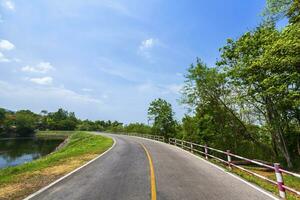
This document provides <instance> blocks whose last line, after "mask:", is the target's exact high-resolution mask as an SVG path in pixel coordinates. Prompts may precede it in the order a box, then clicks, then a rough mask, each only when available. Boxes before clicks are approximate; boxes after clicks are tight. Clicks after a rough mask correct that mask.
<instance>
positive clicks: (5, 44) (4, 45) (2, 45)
mask: <svg viewBox="0 0 300 200" xmlns="http://www.w3.org/2000/svg"><path fill="white" fill-rule="evenodd" d="M14 48H15V45H14V44H13V43H11V42H10V41H8V40H0V50H7V51H9V50H12V49H14Z"/></svg>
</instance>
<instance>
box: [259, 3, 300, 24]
mask: <svg viewBox="0 0 300 200" xmlns="http://www.w3.org/2000/svg"><path fill="white" fill-rule="evenodd" d="M263 15H264V16H265V17H266V19H267V21H271V22H272V21H278V20H280V19H282V18H284V17H287V18H288V19H289V22H290V23H296V22H299V21H300V0H267V5H266V8H265V10H264V12H263Z"/></svg>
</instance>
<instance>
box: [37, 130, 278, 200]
mask: <svg viewBox="0 0 300 200" xmlns="http://www.w3.org/2000/svg"><path fill="white" fill-rule="evenodd" d="M106 135H108V136H110V137H113V138H114V139H115V141H116V145H115V146H114V148H112V149H111V150H110V151H109V152H107V153H106V154H105V155H103V156H102V157H100V158H98V159H97V160H95V161H94V162H92V163H91V164H89V165H87V166H86V167H84V168H82V169H81V170H79V171H77V172H76V173H74V174H72V175H71V176H69V177H67V178H66V179H63V180H62V181H60V182H58V183H57V184H55V185H54V186H52V187H50V188H49V189H47V190H45V191H44V192H42V193H40V194H38V195H36V196H34V197H33V198H32V199H39V200H58V199H60V200H64V199H66V200H102V199H103V200H147V199H152V200H154V199H158V200H177V199H178V200H269V199H276V198H275V197H273V196H272V195H270V194H268V193H267V192H264V191H259V190H258V189H256V188H254V187H253V186H250V185H249V184H247V183H245V182H243V181H242V180H240V179H238V178H236V177H234V176H232V175H230V174H228V173H226V172H225V171H223V170H221V169H219V168H217V167H215V166H213V165H212V164H210V163H208V162H206V161H204V160H202V159H199V158H198V157H196V156H194V155H192V154H190V153H188V152H185V151H183V150H181V149H179V148H177V147H174V146H171V145H168V144H164V143H161V142H156V141H151V140H147V139H142V138H137V137H130V136H121V135H110V134H106ZM146 152H148V154H149V156H150V160H151V158H152V161H153V163H152V165H151V164H150V162H149V158H148V157H147V154H146ZM150 166H153V168H154V174H153V175H154V177H153V176H152V177H151V173H150ZM154 179H155V180H154ZM151 181H152V184H151ZM153 183H156V184H154V186H156V198H155V195H154V194H153V192H155V188H153ZM153 189H154V190H153Z"/></svg>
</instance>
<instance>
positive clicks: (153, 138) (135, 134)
mask: <svg viewBox="0 0 300 200" xmlns="http://www.w3.org/2000/svg"><path fill="white" fill-rule="evenodd" d="M118 134H120V135H129V136H136V137H142V138H147V139H151V140H156V141H160V142H165V137H164V136H159V135H148V134H139V133H118Z"/></svg>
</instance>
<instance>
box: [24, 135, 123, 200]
mask: <svg viewBox="0 0 300 200" xmlns="http://www.w3.org/2000/svg"><path fill="white" fill-rule="evenodd" d="M111 138H112V139H113V141H114V143H113V145H112V146H111V147H110V148H109V149H107V150H106V151H104V152H103V153H101V154H100V155H99V156H97V157H96V158H94V159H92V160H90V161H89V162H87V163H85V164H84V165H82V166H80V167H78V168H76V169H75V170H73V171H71V172H70V173H68V174H66V175H64V176H63V177H61V178H59V179H57V180H56V181H54V182H52V183H50V184H49V185H47V186H45V187H43V188H41V189H40V190H38V191H36V192H35V193H33V194H31V195H29V196H28V197H26V198H25V199H23V200H29V199H31V198H33V197H35V196H37V195H38V194H40V193H42V192H44V191H45V190H47V189H49V188H50V187H52V186H54V185H55V184H57V183H59V182H60V181H62V180H63V179H65V178H67V177H69V176H71V175H72V174H74V173H76V172H77V171H79V170H80V169H82V168H84V167H85V166H87V165H89V164H91V163H92V162H94V161H95V160H97V159H98V158H100V157H102V156H104V155H105V154H106V153H108V152H109V151H110V150H111V149H112V148H114V146H115V145H116V143H117V141H116V140H115V138H113V137H111Z"/></svg>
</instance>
